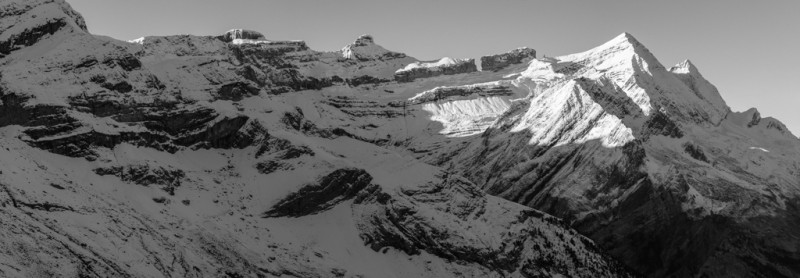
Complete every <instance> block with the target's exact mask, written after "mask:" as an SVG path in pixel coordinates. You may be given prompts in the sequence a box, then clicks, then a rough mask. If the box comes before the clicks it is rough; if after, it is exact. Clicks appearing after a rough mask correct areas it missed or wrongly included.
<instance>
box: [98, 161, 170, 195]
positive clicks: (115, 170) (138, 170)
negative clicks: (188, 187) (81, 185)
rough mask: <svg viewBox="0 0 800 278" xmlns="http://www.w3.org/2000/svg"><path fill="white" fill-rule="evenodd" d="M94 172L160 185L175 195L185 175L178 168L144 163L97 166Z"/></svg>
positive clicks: (140, 182)
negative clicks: (152, 165)
mask: <svg viewBox="0 0 800 278" xmlns="http://www.w3.org/2000/svg"><path fill="white" fill-rule="evenodd" d="M94 172H95V173H96V174H98V175H101V176H109V175H111V176H116V177H118V178H120V179H121V180H122V181H124V182H131V183H134V184H138V185H142V186H150V185H154V184H156V185H161V186H162V188H161V189H163V190H164V191H166V192H167V193H169V194H170V195H175V188H177V187H180V186H181V180H183V178H184V177H185V176H186V174H185V173H184V172H183V170H180V169H172V168H164V167H151V166H150V165H146V164H143V165H126V166H113V167H105V168H97V169H94Z"/></svg>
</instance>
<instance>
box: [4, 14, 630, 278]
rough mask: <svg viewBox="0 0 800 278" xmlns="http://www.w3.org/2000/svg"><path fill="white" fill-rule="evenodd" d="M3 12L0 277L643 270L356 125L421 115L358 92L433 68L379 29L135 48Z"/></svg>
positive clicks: (145, 43)
mask: <svg viewBox="0 0 800 278" xmlns="http://www.w3.org/2000/svg"><path fill="white" fill-rule="evenodd" d="M0 7H1V9H0V11H2V13H3V14H2V15H3V16H2V21H0V30H2V35H0V38H2V39H1V40H0V46H2V48H1V50H0V51H2V52H0V53H2V56H0V99H1V100H2V102H0V132H1V133H2V135H1V136H0V146H2V148H0V169H1V170H0V189H2V190H0V206H2V209H0V214H2V217H3V219H4V221H3V222H4V225H3V226H2V227H3V228H0V239H2V240H0V245H2V247H3V248H0V249H2V250H3V251H0V276H3V277H174V276H180V277H209V276H210V277H463V276H475V277H551V276H571V277H595V276H597V275H600V276H606V277H615V276H616V277H629V276H633V275H632V272H630V271H629V269H628V268H626V267H624V266H623V265H622V264H620V263H618V262H617V261H616V260H614V259H611V258H610V257H608V256H607V255H605V254H604V253H603V252H602V251H601V250H600V249H598V248H597V246H596V245H595V244H594V243H593V242H592V241H591V240H590V239H588V238H586V237H584V236H582V235H580V234H579V233H578V232H577V231H575V230H574V229H571V228H570V227H568V226H567V225H566V224H565V223H564V222H563V221H562V220H560V219H557V218H555V217H552V216H549V215H547V214H544V213H542V212H540V211H537V210H533V209H530V208H526V207H524V206H522V205H519V204H515V203H512V202H509V201H506V200H503V199H500V198H497V197H493V196H489V195H487V194H485V193H484V192H483V191H481V190H480V189H479V187H477V186H476V185H475V184H473V183H472V182H470V181H468V180H466V179H464V178H463V177H459V176H457V175H453V174H450V173H449V172H447V171H446V170H444V169H442V168H440V167H437V166H432V165H429V164H426V163H423V162H421V161H419V160H417V159H415V158H414V157H411V156H409V155H407V154H405V153H403V152H401V151H399V150H395V149H393V148H394V147H392V145H388V144H387V142H388V141H389V140H381V139H375V140H372V139H368V138H367V136H365V135H364V134H363V129H361V128H362V127H363V128H369V123H367V122H364V125H363V126H361V127H359V128H358V130H361V131H356V130H353V129H349V128H345V127H350V125H349V124H345V123H343V122H341V120H342V118H341V117H345V118H347V119H349V120H357V119H360V118H377V119H384V118H391V119H399V118H398V117H402V116H403V112H402V109H401V108H399V107H398V106H397V104H396V103H397V102H396V101H397V99H394V100H393V101H395V102H394V103H395V104H393V105H394V106H393V105H390V104H389V102H388V101H380V102H379V101H375V100H370V99H368V98H366V99H360V98H357V97H356V96H357V95H354V94H376V93H377V92H379V93H380V94H384V95H391V94H393V93H392V92H390V89H389V88H388V87H387V88H386V89H380V90H379V89H378V88H382V87H381V86H383V85H384V84H394V85H396V84H397V82H395V81H393V79H394V74H395V71H397V70H398V69H401V68H403V67H405V66H407V65H408V64H411V63H413V62H416V61H417V60H416V59H414V58H411V57H408V56H406V55H405V54H402V53H397V52H392V51H388V50H386V49H384V48H383V47H380V46H379V45H377V44H375V43H374V41H373V39H372V38H371V37H370V36H362V37H360V38H358V39H357V40H356V41H355V42H354V43H353V44H351V45H348V46H346V47H344V48H343V49H342V50H341V51H336V52H318V51H313V50H310V49H309V48H308V47H307V46H306V45H305V43H304V42H302V41H273V40H268V39H267V38H266V36H264V35H262V34H259V33H258V32H254V31H247V30H239V29H236V30H232V31H230V32H228V33H226V34H223V35H220V36H167V37H145V38H141V39H138V40H134V41H131V42H123V41H117V40H114V39H110V38H104V37H98V36H93V35H91V34H89V33H88V32H87V31H86V30H87V29H86V27H85V25H84V24H83V19H82V18H81V17H80V15H79V14H78V13H76V12H74V11H72V10H71V8H70V7H69V5H68V4H67V3H65V2H64V1H63V0H39V1H27V0H26V1H18V0H3V1H0ZM431 78H434V77H431ZM318 106H325V107H326V108H327V109H335V110H338V111H339V112H338V114H336V116H335V117H327V115H325V114H324V111H323V110H318V109H315V108H316V107H318ZM337 125H342V126H337ZM370 135H372V134H370Z"/></svg>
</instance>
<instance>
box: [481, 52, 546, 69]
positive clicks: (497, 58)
mask: <svg viewBox="0 0 800 278" xmlns="http://www.w3.org/2000/svg"><path fill="white" fill-rule="evenodd" d="M533 58H536V50H533V49H530V48H527V47H523V48H517V49H514V50H511V51H509V52H506V53H503V54H497V55H490V56H483V57H481V69H482V70H484V71H498V70H501V69H504V68H506V67H508V66H510V65H515V64H521V63H523V62H525V61H529V60H530V59H533Z"/></svg>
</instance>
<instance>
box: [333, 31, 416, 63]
mask: <svg viewBox="0 0 800 278" xmlns="http://www.w3.org/2000/svg"><path fill="white" fill-rule="evenodd" d="M342 56H343V57H344V58H345V59H351V60H358V61H372V60H391V59H402V58H406V55H405V54H403V53H398V52H393V51H389V50H386V49H385V48H383V47H382V46H380V45H377V44H375V41H374V40H373V38H372V36H370V35H361V36H360V37H358V38H357V39H356V40H355V41H354V42H353V43H351V44H349V45H347V46H345V47H344V48H342Z"/></svg>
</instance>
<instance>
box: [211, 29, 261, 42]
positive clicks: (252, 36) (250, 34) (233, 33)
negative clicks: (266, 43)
mask: <svg viewBox="0 0 800 278" xmlns="http://www.w3.org/2000/svg"><path fill="white" fill-rule="evenodd" d="M219 39H220V40H222V41H224V42H232V41H233V40H239V39H241V40H264V39H265V37H264V35H262V34H261V33H259V32H256V31H252V30H244V29H233V30H230V31H228V32H225V34H223V35H222V36H220V37H219Z"/></svg>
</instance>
